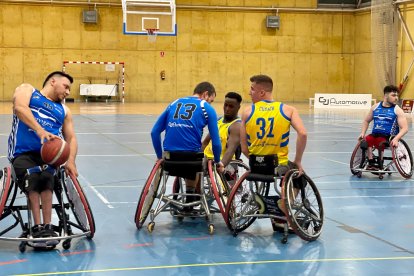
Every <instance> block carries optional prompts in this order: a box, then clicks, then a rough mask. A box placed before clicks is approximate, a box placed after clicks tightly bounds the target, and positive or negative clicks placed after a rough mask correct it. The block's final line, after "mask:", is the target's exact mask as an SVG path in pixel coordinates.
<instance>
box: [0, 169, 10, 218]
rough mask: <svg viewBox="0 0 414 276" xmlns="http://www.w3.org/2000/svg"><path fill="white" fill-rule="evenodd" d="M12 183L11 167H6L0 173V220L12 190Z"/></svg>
mask: <svg viewBox="0 0 414 276" xmlns="http://www.w3.org/2000/svg"><path fill="white" fill-rule="evenodd" d="M11 183H12V180H11V169H10V167H5V168H4V169H3V170H2V171H0V219H1V217H2V215H3V211H4V208H5V207H6V204H7V200H8V198H9V195H10V193H11V190H12V189H11V188H12V187H11Z"/></svg>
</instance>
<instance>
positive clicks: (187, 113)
mask: <svg viewBox="0 0 414 276" xmlns="http://www.w3.org/2000/svg"><path fill="white" fill-rule="evenodd" d="M206 125H207V126H208V129H209V132H210V136H211V138H212V143H213V151H214V156H215V158H214V160H215V161H216V162H219V161H220V153H221V144H220V138H219V136H218V126H217V114H216V112H215V111H214V109H213V107H212V106H211V105H210V104H209V103H207V102H206V101H204V100H201V99H200V98H198V97H184V98H180V99H177V100H176V101H174V102H172V103H171V104H170V105H169V106H168V107H167V108H166V110H165V111H164V112H163V113H162V114H161V115H160V117H159V118H158V120H157V122H156V123H155V125H154V127H153V129H152V132H151V137H152V142H153V146H154V149H155V151H156V153H157V157H158V158H161V157H162V149H161V139H160V134H161V132H163V131H164V130H165V138H164V143H163V148H164V151H188V152H200V151H201V139H202V136H203V129H204V127H205V126H206Z"/></svg>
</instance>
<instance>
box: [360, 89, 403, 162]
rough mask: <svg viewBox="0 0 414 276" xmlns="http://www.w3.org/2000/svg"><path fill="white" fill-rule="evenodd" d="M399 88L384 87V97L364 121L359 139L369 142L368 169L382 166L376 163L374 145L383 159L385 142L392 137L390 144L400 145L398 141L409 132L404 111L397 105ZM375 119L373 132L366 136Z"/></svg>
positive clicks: (393, 145)
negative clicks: (373, 152)
mask: <svg viewBox="0 0 414 276" xmlns="http://www.w3.org/2000/svg"><path fill="white" fill-rule="evenodd" d="M398 93H399V89H398V88H397V87H396V86H393V85H389V86H385V87H384V99H383V100H382V101H381V102H379V103H377V104H375V105H373V106H372V107H371V109H370V111H369V113H368V114H367V116H366V117H365V119H364V121H363V123H362V130H361V134H360V135H359V137H358V139H365V140H366V142H367V144H368V145H367V147H368V150H367V153H368V169H377V168H378V166H379V167H380V169H382V168H381V164H375V160H374V159H373V154H372V147H376V148H377V149H379V152H380V156H379V160H382V157H383V149H384V144H385V143H386V142H387V141H388V140H389V139H390V138H391V137H392V140H391V141H390V146H392V147H396V146H398V141H399V140H400V139H401V138H402V137H403V136H404V135H405V134H406V133H407V132H408V123H407V119H406V118H405V115H404V111H403V110H402V109H401V108H400V107H399V106H398V105H397V103H398ZM372 120H373V121H374V124H373V126H372V133H371V134H369V135H367V136H365V133H366V132H367V130H368V126H369V123H370V122H371V121H372Z"/></svg>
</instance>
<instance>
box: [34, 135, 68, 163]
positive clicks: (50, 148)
mask: <svg viewBox="0 0 414 276" xmlns="http://www.w3.org/2000/svg"><path fill="white" fill-rule="evenodd" d="M69 153H70V147H69V144H68V143H66V142H65V140H63V139H58V138H55V139H52V140H49V141H46V142H44V143H43V145H42V148H41V150H40V155H41V156H42V160H43V161H44V162H45V163H46V164H49V165H52V166H54V167H58V166H60V165H63V164H65V163H66V161H68V158H69Z"/></svg>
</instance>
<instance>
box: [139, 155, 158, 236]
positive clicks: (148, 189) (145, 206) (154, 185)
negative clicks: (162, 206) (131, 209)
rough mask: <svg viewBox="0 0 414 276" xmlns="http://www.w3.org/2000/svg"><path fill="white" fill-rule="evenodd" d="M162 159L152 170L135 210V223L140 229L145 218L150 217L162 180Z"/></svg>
mask: <svg viewBox="0 0 414 276" xmlns="http://www.w3.org/2000/svg"><path fill="white" fill-rule="evenodd" d="M162 161H163V160H158V161H157V162H156V163H155V165H154V167H153V168H152V170H151V173H150V175H149V176H148V179H147V181H146V182H145V185H144V187H143V188H142V191H141V195H140V197H139V201H138V206H137V210H136V212H135V224H136V226H137V228H138V230H139V229H141V228H142V226H143V225H144V222H145V220H146V219H147V217H148V214H149V211H150V210H151V207H152V204H153V203H154V200H155V197H156V196H157V193H158V188H159V186H160V182H161V176H162V173H163V168H162Z"/></svg>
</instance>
